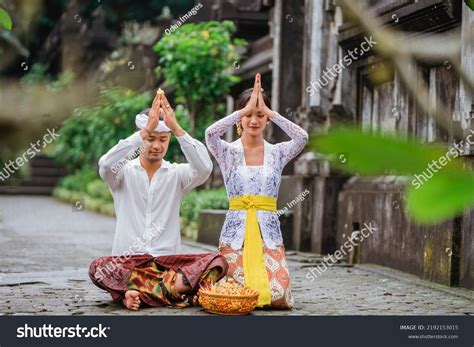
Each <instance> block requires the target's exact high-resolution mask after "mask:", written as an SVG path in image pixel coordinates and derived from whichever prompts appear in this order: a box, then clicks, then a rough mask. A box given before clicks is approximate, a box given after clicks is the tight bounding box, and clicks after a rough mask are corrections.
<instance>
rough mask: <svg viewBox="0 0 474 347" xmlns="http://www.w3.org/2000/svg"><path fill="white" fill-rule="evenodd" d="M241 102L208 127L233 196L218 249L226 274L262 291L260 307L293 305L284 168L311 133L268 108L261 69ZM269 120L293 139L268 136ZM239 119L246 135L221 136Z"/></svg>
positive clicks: (208, 138) (239, 128) (211, 147)
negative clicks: (281, 195)
mask: <svg viewBox="0 0 474 347" xmlns="http://www.w3.org/2000/svg"><path fill="white" fill-rule="evenodd" d="M237 108H238V109H239V110H238V111H236V112H234V113H232V114H231V115H229V116H227V117H225V118H224V119H221V120H219V121H217V122H216V123H214V124H213V125H211V126H210V127H209V128H208V129H207V130H206V144H207V146H208V148H209V150H210V152H211V153H212V154H213V155H214V157H215V158H216V160H217V162H218V163H219V166H220V168H221V171H222V175H223V177H224V183H225V186H226V189H227V197H228V198H229V211H228V212H227V216H226V220H225V223H224V226H223V228H222V232H221V236H220V240H219V244H220V245H219V251H220V252H221V254H223V255H224V256H225V258H226V260H227V262H228V264H229V270H228V273H227V275H228V276H232V277H233V278H234V279H235V280H236V281H238V282H240V283H241V284H245V285H246V286H249V287H251V288H254V289H256V290H258V291H259V293H260V295H259V299H258V304H257V306H258V307H269V306H270V307H272V308H281V309H291V308H292V306H293V298H292V295H291V288H290V276H289V271H288V265H287V263H286V259H285V248H284V245H283V240H282V236H281V230H280V222H279V220H278V215H277V213H276V199H277V197H278V189H279V186H280V181H281V174H282V171H283V168H284V167H285V165H286V164H288V162H289V161H290V160H291V159H293V158H294V157H296V156H297V155H298V154H299V153H300V152H301V151H302V150H303V148H304V147H305V145H306V143H307V141H308V134H307V132H306V131H305V130H303V129H302V128H301V127H299V126H298V125H296V124H294V123H292V122H291V121H289V120H288V119H286V118H284V117H282V116H281V115H279V114H278V113H276V112H274V111H272V110H271V109H270V108H269V102H268V99H267V98H266V96H265V94H264V93H263V89H262V88H261V80H260V74H257V75H256V77H255V83H254V87H253V89H248V90H246V91H244V92H243V93H242V94H241V95H240V97H239V100H238V103H237ZM269 120H271V121H272V122H274V123H275V124H277V125H278V126H279V127H280V128H281V129H282V130H283V131H285V132H286V133H287V134H288V135H289V136H290V138H291V141H287V142H282V143H278V144H275V145H273V144H270V143H268V142H266V141H265V140H264V138H263V131H264V129H265V126H266V125H267V123H268V121H269ZM234 124H237V132H238V133H239V135H240V136H241V138H240V139H239V140H237V141H234V142H232V143H228V142H226V141H224V140H222V139H221V136H222V135H224V134H225V133H226V132H227V130H229V128H231V127H232V126H233V125H234ZM262 237H263V242H262Z"/></svg>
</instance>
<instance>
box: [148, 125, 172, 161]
mask: <svg viewBox="0 0 474 347" xmlns="http://www.w3.org/2000/svg"><path fill="white" fill-rule="evenodd" d="M170 139H171V133H170V132H168V131H163V132H157V131H152V132H151V133H150V135H148V137H147V138H146V139H145V146H146V148H145V150H144V152H143V153H142V156H143V157H144V158H145V159H146V160H148V161H149V162H150V163H156V162H159V161H160V160H161V159H163V157H164V156H165V155H166V152H167V151H168V146H169V144H170Z"/></svg>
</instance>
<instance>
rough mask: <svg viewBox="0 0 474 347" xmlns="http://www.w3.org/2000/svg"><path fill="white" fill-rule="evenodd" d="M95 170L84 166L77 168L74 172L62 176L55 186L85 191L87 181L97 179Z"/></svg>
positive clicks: (90, 181)
mask: <svg viewBox="0 0 474 347" xmlns="http://www.w3.org/2000/svg"><path fill="white" fill-rule="evenodd" d="M97 178H98V175H97V172H96V171H95V170H93V169H89V168H85V169H82V170H77V171H76V172H75V173H74V174H72V175H69V176H66V177H63V178H61V179H60V180H59V182H58V184H57V186H58V187H60V188H64V189H67V190H71V191H75V192H82V193H86V192H87V187H88V185H89V183H92V182H94V181H95V180H97Z"/></svg>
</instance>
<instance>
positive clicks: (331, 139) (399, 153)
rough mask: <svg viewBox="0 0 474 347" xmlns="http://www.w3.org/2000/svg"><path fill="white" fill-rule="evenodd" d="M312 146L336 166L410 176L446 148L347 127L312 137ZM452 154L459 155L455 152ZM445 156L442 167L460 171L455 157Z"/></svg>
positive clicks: (370, 173)
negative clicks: (444, 162)
mask: <svg viewBox="0 0 474 347" xmlns="http://www.w3.org/2000/svg"><path fill="white" fill-rule="evenodd" d="M311 147H312V149H313V151H315V152H320V153H324V154H328V155H330V157H329V159H330V160H331V161H332V163H333V164H334V165H336V166H337V167H339V168H341V169H344V170H345V171H349V172H352V173H358V174H360V175H368V176H375V175H383V174H387V173H391V174H398V175H411V174H414V173H418V172H422V171H423V170H425V169H426V168H427V167H428V165H429V164H430V163H432V162H433V161H437V160H439V159H440V158H441V157H443V156H444V157H446V156H447V152H446V151H443V150H441V149H440V148H438V147H435V146H432V145H431V146H428V145H423V144H420V143H417V142H415V141H413V140H406V139H404V138H401V137H396V136H394V135H387V134H381V133H365V132H363V131H362V130H360V129H358V128H347V127H346V128H343V127H340V128H334V129H333V130H331V131H330V132H329V133H328V134H324V135H316V136H313V137H312V138H311ZM453 153H454V152H453ZM455 154H457V155H459V154H458V153H457V152H456V153H455ZM457 155H456V156H457ZM448 157H449V158H448V159H449V160H446V164H445V166H444V168H443V170H444V171H450V172H451V171H456V170H459V168H460V165H459V164H458V163H456V162H455V161H452V159H453V157H455V156H454V155H448Z"/></svg>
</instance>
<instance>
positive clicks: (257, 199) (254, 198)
mask: <svg viewBox="0 0 474 347" xmlns="http://www.w3.org/2000/svg"><path fill="white" fill-rule="evenodd" d="M229 209H231V210H246V211H247V218H246V219H247V221H246V223H245V238H244V254H243V265H244V278H245V285H246V286H248V287H250V288H252V289H255V290H257V291H258V292H259V293H260V295H259V296H258V302H257V306H258V307H263V306H265V305H270V303H271V293H270V284H269V283H268V274H267V268H266V266H265V261H264V258H263V241H262V237H261V236H260V228H259V225H258V219H257V210H264V211H276V199H275V198H272V197H270V196H261V195H242V196H237V197H234V198H231V199H230V200H229Z"/></svg>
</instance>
